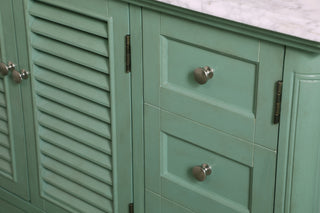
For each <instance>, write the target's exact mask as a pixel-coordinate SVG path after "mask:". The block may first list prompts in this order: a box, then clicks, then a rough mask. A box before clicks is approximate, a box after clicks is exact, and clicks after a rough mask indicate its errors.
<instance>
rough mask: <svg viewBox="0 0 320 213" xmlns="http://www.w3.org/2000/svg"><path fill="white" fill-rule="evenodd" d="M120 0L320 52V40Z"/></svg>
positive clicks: (148, 2) (159, 5)
mask: <svg viewBox="0 0 320 213" xmlns="http://www.w3.org/2000/svg"><path fill="white" fill-rule="evenodd" d="M120 1H123V2H127V3H130V4H132V5H136V6H142V7H144V8H148V9H152V10H155V11H158V12H162V13H166V14H170V15H174V16H178V17H181V18H185V19H188V20H191V21H197V22H199V23H202V24H207V25H210V26H214V27H218V28H221V29H225V30H228V31H233V32H237V33H240V34H244V35H247V36H251V37H255V38H259V39H263V40H266V41H271V42H274V43H277V44H281V45H285V46H290V47H294V48H298V49H301V50H305V51H308V52H313V53H320V42H316V41H311V40H307V39H303V38H298V37H295V36H292V35H288V34H284V33H279V32H275V31H271V30H267V29H263V28H259V27H256V26H251V25H247V24H243V23H239V22H235V21H232V20H227V19H223V18H220V17H215V16H212V15H207V14H204V13H200V12H197V11H193V10H189V9H185V8H181V7H177V6H174V5H169V4H165V3H162V2H157V1H153V0H120Z"/></svg>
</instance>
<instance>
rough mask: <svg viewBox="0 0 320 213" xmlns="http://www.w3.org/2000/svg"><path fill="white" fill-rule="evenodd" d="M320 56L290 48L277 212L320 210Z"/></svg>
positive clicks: (288, 49) (280, 147)
mask: <svg viewBox="0 0 320 213" xmlns="http://www.w3.org/2000/svg"><path fill="white" fill-rule="evenodd" d="M319 61H320V58H319V56H318V55H316V54H310V53H306V52H301V51H298V50H296V49H291V48H287V51H286V62H285V70H284V97H283V104H282V117H281V122H282V125H281V128H280V140H281V142H282V143H281V144H280V146H279V153H281V154H279V161H278V162H279V163H278V175H277V183H278V185H277V193H276V201H277V202H276V208H275V212H276V213H278V212H279V213H280V212H281V213H282V212H285V213H298V212H310V213H318V212H319V211H320V204H319V200H320V182H319V177H320V158H319V156H320V134H319V128H320V111H319V109H320V95H319V94H320V72H319V66H320V62H319Z"/></svg>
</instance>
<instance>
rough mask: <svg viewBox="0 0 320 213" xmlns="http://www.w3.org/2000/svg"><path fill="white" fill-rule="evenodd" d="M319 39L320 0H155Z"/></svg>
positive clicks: (319, 40)
mask: <svg viewBox="0 0 320 213" xmlns="http://www.w3.org/2000/svg"><path fill="white" fill-rule="evenodd" d="M156 1H160V2H164V3H168V4H172V5H175V6H179V7H183V8H186V9H190V10H194V11H198V12H201V13H205V14H209V15H213V16H217V17H220V18H224V19H228V20H232V21H236V22H240V23H244V24H248V25H252V26H255V27H259V28H263V29H267V30H271V31H275V32H279V33H283V34H288V35H292V36H295V37H299V38H303V39H307V40H311V41H316V42H320V0H156Z"/></svg>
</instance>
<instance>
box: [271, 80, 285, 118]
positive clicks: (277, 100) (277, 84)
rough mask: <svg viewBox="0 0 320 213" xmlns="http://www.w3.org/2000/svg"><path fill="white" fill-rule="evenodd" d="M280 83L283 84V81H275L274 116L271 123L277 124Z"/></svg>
mask: <svg viewBox="0 0 320 213" xmlns="http://www.w3.org/2000/svg"><path fill="white" fill-rule="evenodd" d="M282 85H283V81H277V83H276V97H275V108H274V118H273V123H274V124H278V123H279V122H280V111H281V98H282Z"/></svg>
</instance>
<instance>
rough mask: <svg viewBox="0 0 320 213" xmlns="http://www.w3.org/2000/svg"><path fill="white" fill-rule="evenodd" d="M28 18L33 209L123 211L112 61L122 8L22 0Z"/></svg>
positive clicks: (117, 66) (116, 72) (122, 27)
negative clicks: (36, 186) (35, 166)
mask: <svg viewBox="0 0 320 213" xmlns="http://www.w3.org/2000/svg"><path fill="white" fill-rule="evenodd" d="M93 6H94V7H93ZM111 8H112V11H117V13H118V14H117V15H115V12H113V13H111V12H110V13H109V12H108V11H109V9H111ZM28 11H29V12H30V15H29V16H27V23H28V35H29V47H30V52H29V54H30V66H31V80H32V94H33V107H34V114H35V117H34V119H35V131H36V134H35V135H36V153H37V164H38V167H39V172H37V178H38V179H39V183H40V186H39V192H40V194H39V195H38V197H39V199H40V201H38V202H39V203H40V204H39V205H44V206H45V207H44V208H45V210H46V211H48V212H56V211H61V212H63V211H71V212H123V211H124V210H123V209H125V207H126V205H128V203H129V202H131V200H132V198H131V190H132V189H131V187H132V186H131V160H132V159H131V154H130V153H131V139H130V135H131V115H130V81H129V80H130V75H129V74H126V73H125V67H124V64H123V63H122V60H121V59H119V58H118V57H119V56H120V55H124V52H123V51H124V41H125V40H124V38H125V35H126V34H127V33H128V6H127V5H126V4H122V3H116V2H113V1H107V0H95V1H90V2H87V1H79V2H73V1H68V2H66V1H54V2H52V1H32V0H30V1H28ZM114 45H117V48H116V49H115V48H114ZM120 97H121V102H120ZM119 174H121V176H120V175H119ZM120 185H121V186H123V187H121V188H120V187H119V186H120ZM41 203H43V204H41ZM124 203H125V205H124ZM57 209H59V210H57Z"/></svg>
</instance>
